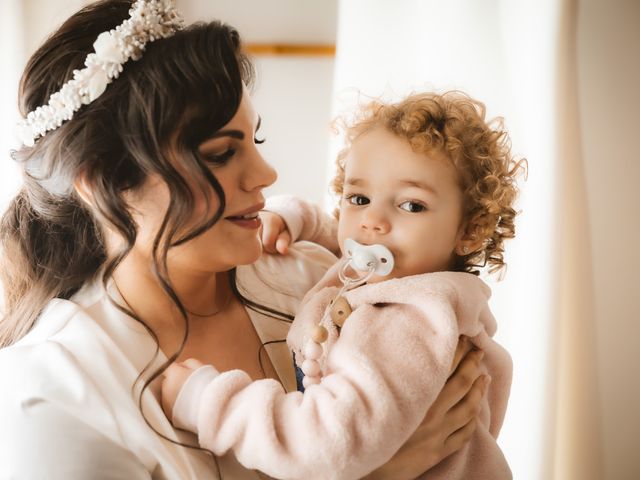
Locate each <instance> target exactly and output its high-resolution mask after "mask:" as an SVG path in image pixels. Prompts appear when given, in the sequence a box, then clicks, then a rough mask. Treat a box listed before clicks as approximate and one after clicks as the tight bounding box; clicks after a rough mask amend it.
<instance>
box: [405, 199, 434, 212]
mask: <svg viewBox="0 0 640 480" xmlns="http://www.w3.org/2000/svg"><path fill="white" fill-rule="evenodd" d="M399 206H400V208H401V209H402V210H405V211H407V212H411V213H419V212H424V211H425V210H426V209H427V207H426V206H424V205H423V204H421V203H418V202H411V201H407V202H402V203H401V204H400V205H399Z"/></svg>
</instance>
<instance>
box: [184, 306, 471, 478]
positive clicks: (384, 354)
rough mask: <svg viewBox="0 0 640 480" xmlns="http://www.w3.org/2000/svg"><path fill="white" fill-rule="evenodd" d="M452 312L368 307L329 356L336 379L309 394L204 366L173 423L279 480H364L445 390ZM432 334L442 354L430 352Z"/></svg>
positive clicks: (356, 315)
mask: <svg viewBox="0 0 640 480" xmlns="http://www.w3.org/2000/svg"><path fill="white" fill-rule="evenodd" d="M324 300H326V299H319V300H317V301H324ZM310 303H312V302H310ZM452 314H453V313H452V311H451V310H447V309H446V308H445V309H443V310H442V311H438V312H435V311H433V312H430V313H426V314H425V315H422V316H420V318H417V316H416V312H415V311H414V309H413V307H412V306H408V305H400V304H397V305H387V306H385V307H384V308H376V307H373V306H366V305H365V306H362V307H361V308H359V309H358V310H356V311H355V312H354V313H353V314H352V317H350V318H349V322H347V324H345V327H344V328H343V331H342V335H341V341H340V342H337V343H336V344H335V345H334V347H333V349H332V351H331V354H330V355H329V357H328V359H327V362H328V364H327V366H328V371H330V372H331V373H330V374H328V375H327V376H326V377H325V378H324V379H323V381H322V382H321V384H319V385H314V386H311V387H309V388H308V389H307V391H306V392H305V394H304V395H303V394H301V393H299V392H294V393H290V394H285V392H284V391H283V390H282V387H281V386H280V385H279V384H278V383H277V382H275V381H273V380H261V381H256V382H252V381H251V379H250V378H249V376H248V375H247V374H246V373H244V372H241V371H230V372H224V373H221V374H219V373H218V372H217V371H215V369H213V368H212V367H204V369H203V370H199V371H198V375H199V376H200V377H201V378H200V380H199V381H198V382H195V383H193V384H192V385H190V386H189V389H190V390H191V391H192V395H190V396H189V398H186V397H185V398H184V399H183V401H182V403H183V405H186V406H187V408H186V409H184V411H180V409H177V410H176V411H174V416H175V417H174V419H175V421H176V422H177V424H178V425H180V426H184V427H187V428H194V427H197V430H198V436H199V440H200V443H201V445H202V446H204V447H205V448H208V449H210V450H212V451H213V452H214V453H216V454H217V455H223V454H225V453H226V452H227V451H228V450H230V449H231V450H233V451H234V453H235V454H236V457H237V458H238V460H239V461H240V462H241V463H242V464H243V465H245V466H246V467H248V468H255V469H258V470H261V471H263V472H265V473H267V474H268V475H271V476H275V477H277V478H305V477H310V478H345V479H353V478H360V477H361V476H363V475H365V474H366V473H368V472H369V471H371V470H373V469H374V468H375V467H377V466H379V465H381V464H383V463H385V462H386V461H388V460H389V459H390V458H391V457H392V456H393V454H394V453H395V452H396V451H397V450H398V449H399V448H400V446H401V445H402V444H403V443H404V442H405V441H406V440H407V439H408V438H409V437H410V435H411V434H412V433H413V432H414V431H415V429H416V428H417V427H418V425H419V424H420V423H421V421H422V419H423V417H424V414H425V412H426V410H427V408H428V406H429V405H431V403H433V400H434V399H435V397H436V396H437V394H438V393H439V392H440V390H441V389H442V386H443V385H444V382H445V380H446V378H447V376H448V369H449V365H450V363H451V361H452V359H453V352H454V350H455V344H456V342H457V337H458V335H457V331H456V327H455V317H452ZM442 315H448V317H447V318H443V317H442ZM434 335H435V336H437V337H438V338H439V342H440V343H439V347H438V349H430V348H426V345H429V344H430V343H433V336H434ZM427 372H428V374H427ZM187 383H189V382H187ZM180 395H182V394H180ZM179 403H180V401H179Z"/></svg>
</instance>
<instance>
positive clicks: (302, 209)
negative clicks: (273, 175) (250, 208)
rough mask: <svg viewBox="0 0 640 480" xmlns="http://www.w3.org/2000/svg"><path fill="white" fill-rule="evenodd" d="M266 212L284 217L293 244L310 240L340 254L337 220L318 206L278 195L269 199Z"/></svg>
mask: <svg viewBox="0 0 640 480" xmlns="http://www.w3.org/2000/svg"><path fill="white" fill-rule="evenodd" d="M265 210H267V211H269V212H273V213H276V214H278V215H280V216H281V217H282V219H283V220H284V222H285V223H286V224H287V228H288V230H289V233H290V234H291V241H292V242H296V241H298V240H308V241H310V242H314V243H317V244H319V245H322V246H323V247H325V248H326V249H327V250H329V251H331V252H333V253H334V254H336V255H338V254H339V251H340V247H339V246H338V223H337V220H336V219H335V218H334V217H333V216H331V215H329V214H328V213H327V212H325V211H324V210H322V208H320V207H319V206H318V205H316V204H314V203H310V202H307V201H305V200H302V199H300V198H298V197H294V196H293V195H276V196H273V197H269V198H268V199H267V201H266V206H265Z"/></svg>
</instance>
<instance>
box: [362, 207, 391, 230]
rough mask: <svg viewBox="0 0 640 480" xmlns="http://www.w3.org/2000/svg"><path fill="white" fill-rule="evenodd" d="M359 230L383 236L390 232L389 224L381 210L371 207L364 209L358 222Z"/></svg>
mask: <svg viewBox="0 0 640 480" xmlns="http://www.w3.org/2000/svg"><path fill="white" fill-rule="evenodd" d="M360 228H362V229H363V230H366V231H372V232H375V233H377V234H380V235H383V234H385V233H389V231H390V230H391V223H390V222H389V219H388V217H387V215H385V213H384V212H383V211H382V209H381V208H375V207H373V206H371V207H369V208H367V209H366V211H365V212H364V215H363V217H362V219H361V221H360Z"/></svg>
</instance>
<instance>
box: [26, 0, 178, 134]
mask: <svg viewBox="0 0 640 480" xmlns="http://www.w3.org/2000/svg"><path fill="white" fill-rule="evenodd" d="M183 25H184V22H183V20H182V17H181V16H180V14H179V13H178V11H177V9H176V8H175V6H174V5H173V2H172V1H171V0H146V1H145V0H138V1H136V2H135V3H134V4H133V5H132V6H131V9H130V10H129V18H127V19H126V20H125V21H123V22H122V23H121V24H120V25H118V26H117V27H116V28H114V29H113V30H110V31H108V32H103V33H101V34H100V35H99V36H98V38H97V40H96V41H95V42H94V44H93V48H94V50H95V52H94V53H90V54H89V55H87V58H86V60H85V61H84V65H85V68H83V69H82V70H74V71H73V78H72V79H71V80H69V81H68V82H67V83H65V84H64V85H63V86H62V88H61V89H60V90H59V91H57V92H56V93H54V94H53V95H51V97H49V102H48V103H47V104H46V105H42V106H40V107H38V108H36V109H35V110H34V111H32V112H29V114H28V115H27V117H26V118H25V119H23V120H21V121H20V122H18V125H17V134H18V137H19V138H20V140H21V141H22V143H23V144H24V145H26V146H28V147H31V146H33V145H34V144H35V141H36V140H37V139H38V138H39V137H42V136H44V134H45V133H47V132H49V131H51V130H55V129H56V128H58V127H59V126H60V125H62V122H64V121H66V120H70V119H71V118H72V117H73V114H74V113H75V112H77V111H78V110H80V108H81V107H82V105H87V104H89V103H91V102H93V101H94V100H95V99H96V98H98V97H99V96H100V95H102V93H103V92H104V91H105V89H106V88H107V85H108V84H110V83H111V82H112V81H113V80H114V79H116V78H118V76H119V75H120V72H122V65H123V64H124V63H126V62H127V61H128V60H129V59H133V60H138V59H140V57H141V56H142V52H143V51H144V49H145V45H146V44H147V43H148V42H153V41H155V40H158V39H160V38H167V37H170V36H172V35H174V34H175V33H176V32H177V31H178V30H180V29H182V28H183Z"/></svg>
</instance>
